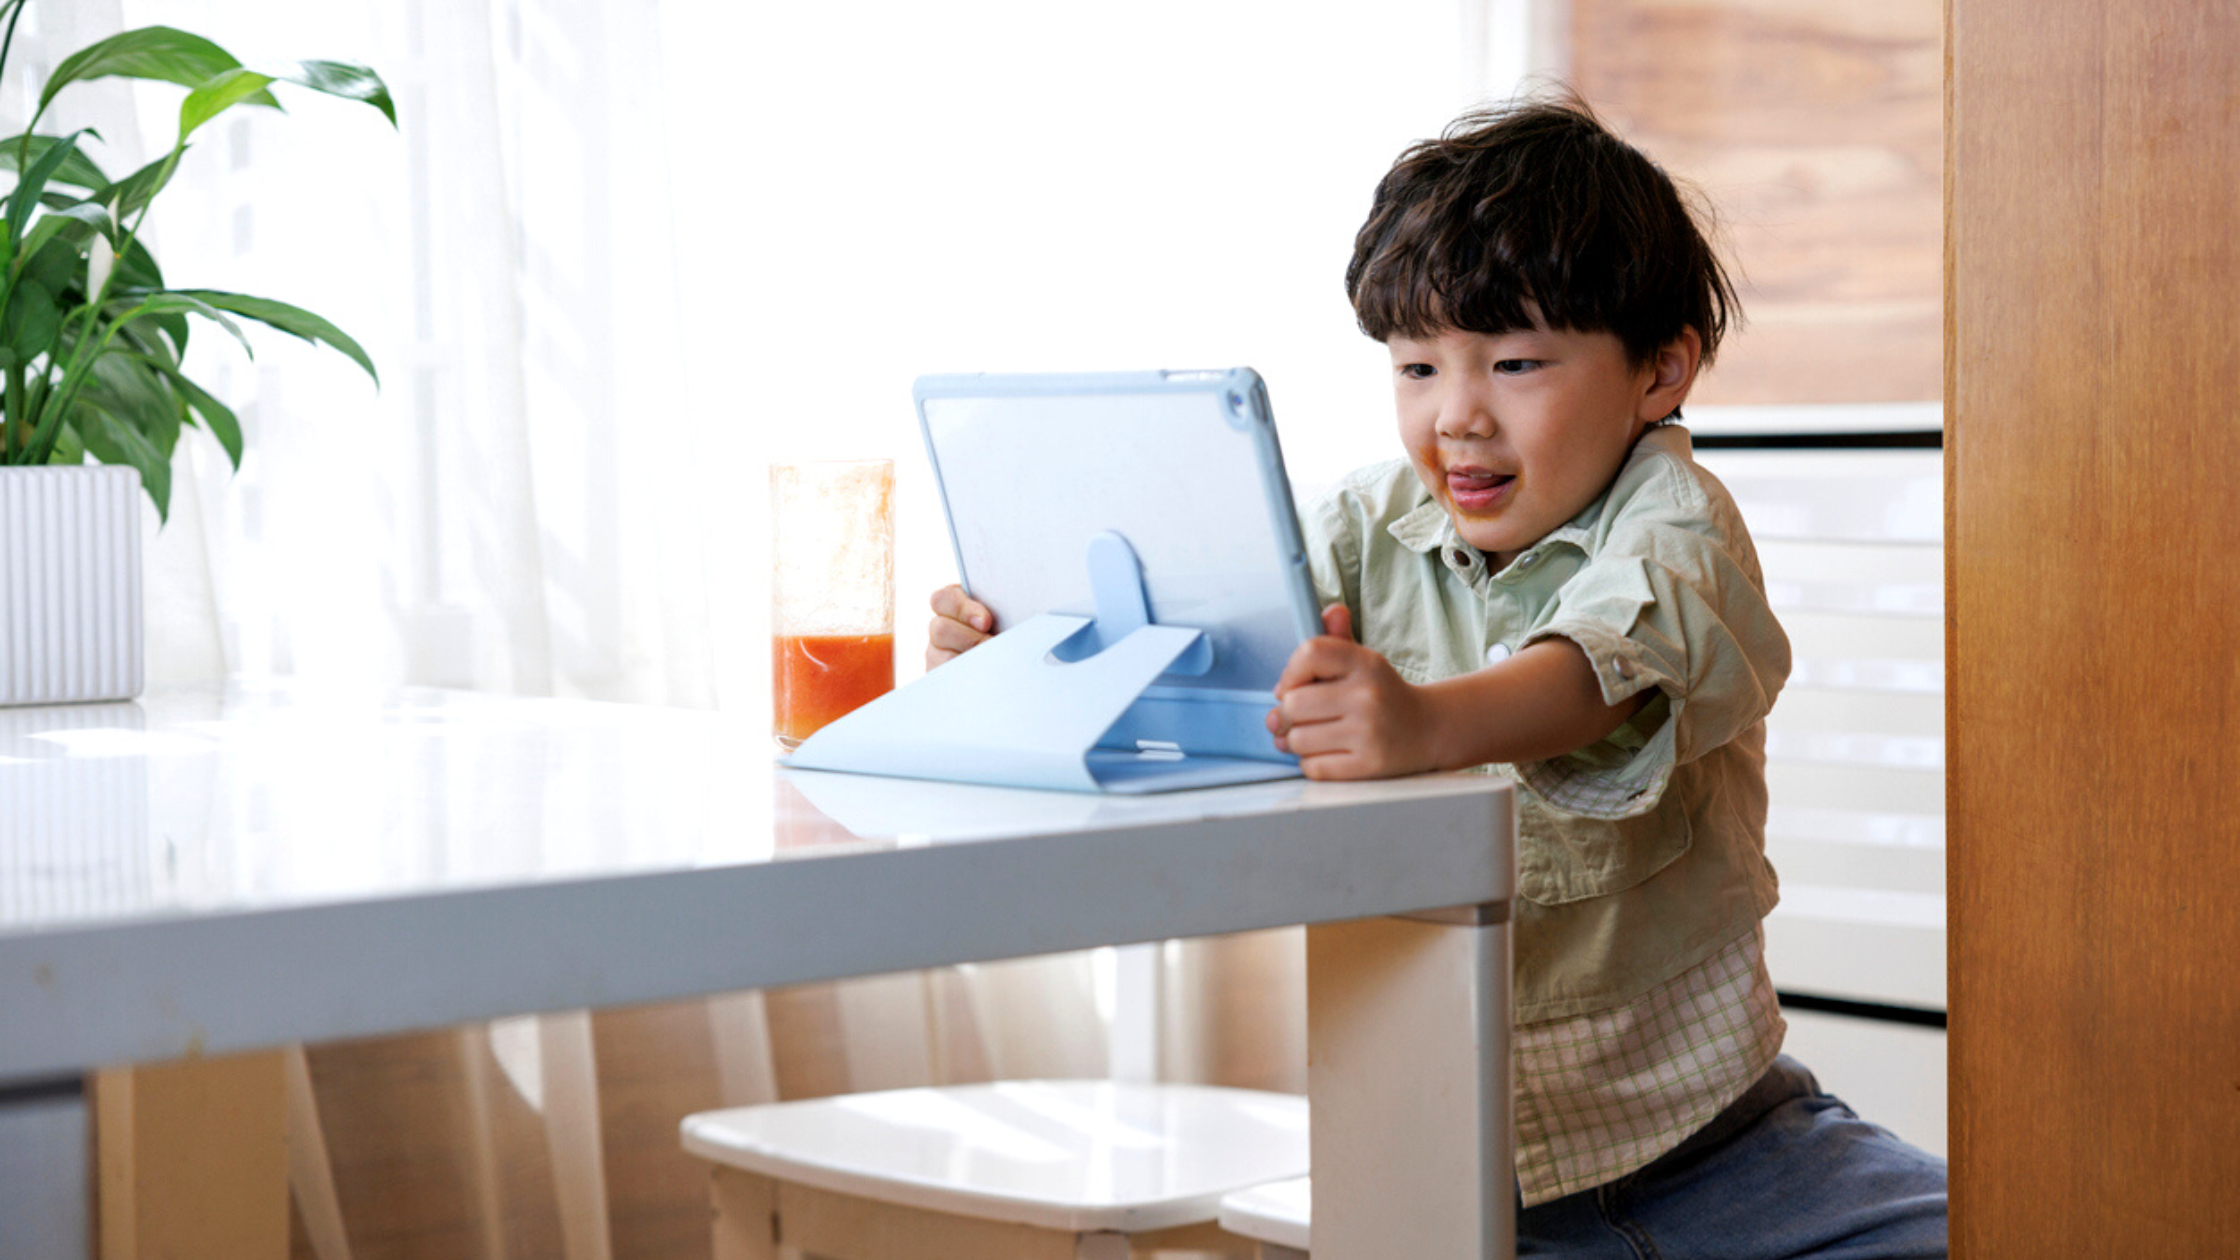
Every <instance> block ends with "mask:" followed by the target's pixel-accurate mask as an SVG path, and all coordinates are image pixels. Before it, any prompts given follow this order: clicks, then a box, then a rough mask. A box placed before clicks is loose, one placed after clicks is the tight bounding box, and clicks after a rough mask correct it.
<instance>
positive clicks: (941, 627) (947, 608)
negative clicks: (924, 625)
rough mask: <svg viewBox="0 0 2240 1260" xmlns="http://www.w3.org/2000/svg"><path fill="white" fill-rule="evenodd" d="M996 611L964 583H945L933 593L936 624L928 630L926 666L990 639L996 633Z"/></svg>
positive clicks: (950, 659) (928, 666)
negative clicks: (991, 609)
mask: <svg viewBox="0 0 2240 1260" xmlns="http://www.w3.org/2000/svg"><path fill="white" fill-rule="evenodd" d="M995 628H996V615H995V614H994V613H993V612H990V611H989V610H988V606H987V605H986V604H982V603H978V602H976V601H974V600H973V598H972V597H971V596H969V595H967V594H965V593H964V588H963V587H961V586H956V585H950V586H944V587H942V588H941V589H940V590H938V591H935V592H934V593H933V625H932V626H931V627H930V628H928V630H927V631H926V668H927V669H932V668H933V667H934V666H936V665H941V664H945V663H947V662H949V661H953V660H955V659H956V658H957V654H958V653H960V652H967V651H970V650H971V649H973V648H974V647H977V646H979V645H980V644H982V643H985V642H987V641H988V638H989V636H990V635H992V634H994V633H995Z"/></svg>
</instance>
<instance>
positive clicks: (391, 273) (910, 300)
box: [8, 0, 1523, 1260]
mask: <svg viewBox="0 0 2240 1260" xmlns="http://www.w3.org/2000/svg"><path fill="white" fill-rule="evenodd" d="M1522 12H1523V9H1522V5H1521V3H1515V2H1512V0H1491V2H1486V0H1390V2H1389V3H1383V4H1379V5H1375V6H1337V5H1297V4H1289V3H1284V2H1282V0H1229V2H1226V3H1213V4H1207V3H1203V2H1202V0H1197V2H1189V3H1186V2H1184V0H1145V2H1144V3H1140V4H1136V5H1131V6H1124V7H1123V6H1073V5H1050V4H1046V3H1039V2H1035V0H954V2H952V3H943V4H912V3H899V2H897V3H854V4H833V5H816V4H754V5H712V4H688V3H679V2H676V0H396V2H395V3H388V4H379V5H376V4H358V5H302V4H291V3H284V2H283V0H160V2H159V0H72V3H70V4H67V5H62V6H53V5H48V6H45V7H43V8H41V9H39V10H38V11H37V13H36V15H35V17H34V19H33V20H32V21H30V22H28V23H27V31H26V34H25V36H24V38H23V39H22V40H21V41H19V44H20V46H19V50H18V52H19V56H20V57H26V58H29V59H31V60H33V61H35V62H42V63H43V64H45V65H51V64H52V63H53V61H54V60H57V59H58V58H59V56H60V55H62V53H64V52H66V51H68V50H69V49H72V48H75V47H78V46H81V45H82V44H84V43H86V42H90V40H92V39H94V38H98V37H99V36H101V35H105V34H107V33H110V32H111V31H114V30H117V29H122V28H124V27H130V26H139V25H147V24H153V23H162V24H166V25H173V26H178V27H181V28H184V29H187V30H192V31H195V32H197V33H201V34H204V35H207V36H209V37H211V38H213V39H215V40H217V41H218V42H219V43H220V44H222V45H224V46H226V47H227V48H229V49H230V50H232V51H233V52H234V53H236V54H237V55H239V56H241V57H242V58H243V59H244V60H247V61H249V62H251V63H255V62H257V61H260V60H265V59H281V58H301V57H330V58H338V59H348V60H356V61H362V62H365V63H367V64H370V65H372V66H374V67H375V68H376V69H377V70H379V71H380V72H381V73H382V75H383V76H384V77H385V78H386V79H387V80H388V82H389V83H390V85H391V86H392V88H393V90H394V91H395V94H396V99H397V106H398V115H399V126H398V128H397V129H396V130H391V129H390V128H389V127H388V126H387V125H386V124H384V123H382V122H381V121H380V120H379V119H378V118H377V117H376V116H375V115H374V114H373V113H372V111H369V110H366V109H364V108H363V107H359V106H349V105H345V104H342V103H339V102H332V101H328V100H325V99H323V98H315V97H312V96H310V95H308V94H296V95H294V96H288V95H287V94H286V92H285V88H283V89H282V95H283V97H284V98H285V102H286V103H287V105H288V107H289V116H286V117H281V116H275V115H272V114H270V113H269V112H266V111H246V110H237V111H235V113H234V114H231V115H228V116H227V118H226V120H224V121H223V122H222V123H221V124H219V125H216V126H213V127H211V128H208V129H206V131H205V133H203V135H202V136H201V137H199V138H198V141H197V144H196V148H195V151H194V152H193V153H191V154H190V155H189V157H188V159H187V161H186V162H185V164H184V165H183V166H182V168H181V172H180V176H179V180H178V183H177V184H176V185H175V187H174V188H173V189H172V190H170V191H169V192H167V193H166V194H165V196H164V199H163V200H162V202H160V203H159V205H158V210H157V213H156V214H155V216H154V217H153V218H151V220H150V229H149V230H150V232H151V234H152V237H153V241H154V244H155V247H156V249H157V252H158V257H159V258H161V259H162V260H163V262H164V265H165V268H166V272H167V275H168V276H169V277H170V278H171V279H172V280H173V281H174V282H175V283H184V284H196V285H204V286H208V287H216V288H228V289H237V290H241V291H246V292H251V293H257V294H262V295H267V296H272V297H277V298H282V299H285V300H289V301H293V302H296V303H298V304H300V305H303V306H307V307H309V308H311V309H313V310H315V311H318V312H320V313H321V314H323V315H326V316H328V317H329V318H331V319H333V320H334V321H335V322H336V323H337V324H339V325H340V326H341V327H342V328H344V329H346V330H348V331H349V332H350V333H352V334H353V335H354V336H356V337H357V338H358V339H359V340H360V341H361V342H363V343H364V345H365V346H366V348H367V350H368V351H369V352H370V353H371V354H372V356H373V358H374V359H375V361H376V363H377V364H378V365H379V367H380V369H381V373H382V378H381V384H380V387H379V389H378V391H377V390H376V389H374V388H373V387H372V386H371V385H370V384H369V383H368V382H367V381H366V380H365V379H364V377H363V376H362V375H361V374H359V373H358V372H357V370H356V369H355V368H354V367H352V366H350V365H349V364H347V363H346V362H344V361H343V360H342V359H341V358H340V357H339V356H336V355H333V354H331V353H326V352H321V351H316V350H313V349H311V348H309V347H305V346H302V345H300V344H298V343H294V342H292V341H291V340H290V339H288V338H286V337H283V336H279V335H277V334H266V335H262V336H256V337H255V340H256V344H257V347H258V349H257V357H256V358H255V360H254V361H253V362H252V361H250V360H248V359H245V358H243V357H241V356H240V354H239V352H238V351H235V350H233V349H231V348H230V347H228V346H226V345H225V344H223V343H224V341H225V339H224V338H223V337H222V336H218V335H215V334H214V333H212V332H210V331H209V330H203V331H200V332H198V334H197V345H196V347H195V352H194V362H195V367H196V370H197V371H198V372H199V373H200V377H199V379H204V380H206V382H207V383H211V384H213V385H214V386H215V387H216V390H217V392H218V393H219V394H220V395H221V396H222V397H225V398H227V399H228V400H229V401H232V402H234V403H236V404H237V405H238V408H239V410H240V412H241V414H242V418H243V423H244V428H245V429H246V431H247V433H248V448H249V454H248V457H247V459H246V460H245V462H244V464H243V466H242V468H241V470H240V471H239V472H238V473H234V472H232V471H231V470H229V469H228V468H227V466H226V463H225V460H224V457H223V455H222V454H221V453H220V452H219V450H218V449H217V447H216V444H215V443H213V442H210V441H208V440H207V439H206V437H205V436H204V435H200V434H192V433H190V434H189V435H188V436H187V438H186V439H185V440H184V443H183V446H184V448H185V449H186V454H185V457H184V460H183V466H182V469H181V476H180V478H179V484H178V489H177V491H176V498H175V501H174V511H173V517H172V520H171V523H170V525H169V527H168V528H166V529H164V530H162V531H161V532H160V534H158V533H153V532H151V535H150V537H151V552H150V557H151V558H150V575H149V587H148V589H149V593H150V595H149V618H150V635H149V644H150V666H151V680H152V684H153V685H155V686H162V685H165V684H167V683H175V682H182V681H191V680H195V679H200V678H209V677H216V676H221V675H223V674H225V673H227V672H230V671H239V672H246V673H251V674H285V675H290V676H292V677H293V678H294V679H295V680H296V684H297V685H298V686H299V687H302V688H308V689H356V688H373V687H386V686H390V685H394V684H397V683H415V684H430V685H438V686H449V687H466V688H474V689H482V690H492V691H504V692H514V693H521V694H535V695H547V694H549V695H563V696H578V697H586V698H591V699H599V700H617V701H629V702H638V703H657V704H673V705H687V706H696V707H715V708H722V709H726V710H731V711H735V712H737V713H738V714H740V715H741V717H742V720H750V721H759V720H761V715H763V714H765V713H766V712H767V705H768V673H767V665H766V662H767V660H768V656H767V651H766V647H765V642H766V636H767V631H768V626H767V615H766V607H765V606H766V601H767V586H766V581H767V579H766V570H767V557H766V554H765V541H764V540H765V539H766V537H767V534H768V522H767V519H766V513H767V502H766V494H765V486H766V474H765V468H766V465H767V464H768V463H769V462H771V461H772V460H775V459H783V458H801V457H816V456H841V455H891V456H893V457H895V458H896V461H897V466H898V473H899V493H898V532H899V534H900V537H899V538H898V556H897V572H898V586H899V592H898V607H899V609H900V613H899V620H900V625H899V626H898V631H899V634H898V640H899V649H898V650H899V652H900V666H901V673H902V676H903V677H904V678H905V679H907V678H908V677H910V676H911V675H913V674H914V673H915V672H916V671H917V669H918V664H917V662H918V659H919V657H920V655H921V653H922V643H923V638H922V636H923V614H922V613H921V612H920V611H919V610H920V609H922V608H923V598H924V595H925V593H926V592H929V591H930V590H931V589H932V588H934V587H936V586H938V585H941V584H943V583H945V582H947V581H950V580H952V577H953V573H952V566H951V563H950V560H949V555H948V550H947V543H946V539H945V537H944V535H943V531H942V526H941V520H940V515H939V509H938V506H937V505H936V503H935V500H934V497H933V495H932V492H931V488H930V484H929V482H928V479H927V477H926V475H925V472H924V470H923V467H922V460H920V459H918V458H917V451H918V450H919V445H918V439H917V437H916V432H915V417H914V415H913V414H912V411H911V407H910V402H909V385H910V381H911V379H912V378H913V377H914V376H916V375H918V374H920V373H923V372H935V371H973V370H1028V369H1033V370H1059V369H1118V368H1148V367H1162V366H1168V367H1172V366H1220V365H1227V364H1233V363H1250V364H1252V365H1254V366H1255V367H1257V368H1258V369H1259V370H1260V371H1261V372H1262V373H1263V374H1264V375H1265V376H1266V377H1267V378H1268V380H1269V382H1270V389H1271V393H1272V395H1273V399H1274V402H1275V407H1276V414H1277V416H1278V420H1279V423H1280V425H1281V427H1282V432H1283V437H1284V445H1285V453H1286V457H1287V460H1288V462H1289V465H1290V468H1291V471H1292V474H1293V476H1294V479H1295V480H1296V481H1298V482H1300V483H1301V484H1302V485H1305V486H1313V485H1317V484H1321V483H1325V482H1327V481H1329V480H1331V479H1333V478H1334V477H1336V476H1337V475H1339V474H1340V473H1342V472H1343V471H1345V470H1346V469H1348V468H1350V467H1353V466H1355V465H1358V464H1361V463H1365V462H1370V461H1373V460H1378V459H1383V458H1387V457H1388V453H1389V448H1390V446H1391V441H1392V439H1391V437H1390V428H1389V424H1390V422H1389V414H1390V413H1389V406H1390V404H1389V401H1388V397H1387V393H1386V386H1385V383H1384V382H1385V371H1386V369H1385V367H1384V365H1383V355H1382V351H1381V350H1380V349H1379V348H1378V347H1376V346H1375V345H1373V344H1372V343H1369V342H1367V341H1366V340H1365V339H1363V338H1362V337H1360V336H1359V334H1358V333H1357V332H1356V331H1355V329H1354V327H1353V321H1352V317H1351V313H1350V311H1349V310H1348V309H1347V308H1346V305H1345V303H1344V300H1343V294H1342V289H1341V284H1340V279H1341V274H1342V271H1343V267H1344V263H1345V259H1346V256H1347V252H1348V250H1349V248H1350V245H1351V240H1352V233H1353V231H1354V229H1355V227H1356V226H1357V225H1358V222H1359V219H1360V217H1361V214H1362V212H1363V210H1364V209H1365V207H1366V203H1367V199H1368V194H1369V190H1370V189H1371V187H1372V186H1373V184H1374V182H1375V180H1376V178H1377V177H1378V176H1379V175H1380V174H1381V173H1382V172H1383V170H1384V168H1385V166H1386V164H1387V163H1388V162H1389V161H1390V160H1391V158H1392V156H1393V154H1395V153H1396V152H1397V151H1398V150H1399V149H1400V148H1401V147H1402V146H1403V145H1405V144H1406V143H1408V142H1409V141H1411V140H1413V139H1416V138H1419V137H1421V136H1424V135H1429V134H1432V133H1434V132H1435V131H1437V130H1438V128H1439V127H1440V126H1442V125H1443V124H1444V123H1445V122H1446V121H1447V119H1448V118H1449V117H1450V116H1451V115H1452V114H1453V113H1455V112H1456V111H1457V110H1458V109H1459V108H1460V107H1461V106H1463V105H1464V104H1466V103H1468V101H1469V100H1470V99H1472V98H1473V97H1474V96H1476V95H1477V94H1478V92H1479V89H1480V88H1481V86H1482V85H1484V84H1488V83H1493V84H1499V85H1501V86H1502V87H1504V88H1505V87H1506V85H1507V84H1508V83H1509V82H1510V81H1511V79H1513V77H1514V74H1515V72H1516V71H1517V70H1519V69H1521V68H1522V66H1523V60H1522V57H1521V55H1520V53H1519V45H1518V43H1517V39H1516V32H1517V30H1518V29H1520V28H1519V26H1518V15H1519V14H1521V13H1522ZM27 50H28V51H27ZM8 99H9V100H10V101H11V102H14V101H16V100H17V99H18V96H17V95H11V96H10V97H9V98H8ZM64 99H65V101H66V102H71V105H70V108H72V109H74V110H82V111H83V112H85V113H86V114H87V115H88V116H89V119H90V116H92V115H100V117H99V119H98V121H99V122H100V124H101V126H102V128H103V134H104V135H105V136H106V137H107V140H108V144H107V146H106V149H105V151H104V152H103V153H102V154H101V157H102V160H103V162H104V164H105V165H106V166H107V167H109V168H110V169H112V170H129V169H132V167H133V166H135V165H137V164H138V163H139V162H140V161H143V160H145V159H146V158H147V157H150V156H153V154H154V152H155V151H156V148H155V146H157V145H159V144H160V143H161V141H162V140H163V138H165V137H166V136H168V135H169V134H170V133H171V131H172V130H173V128H174V127H175V125H176V124H175V111H176V107H177V99H178V94H177V93H176V92H175V91H169V90H166V89H162V88H156V87H147V88H134V89H131V90H129V91H127V90H126V89H125V88H123V87H122V86H121V85H117V84H101V85H93V86H89V87H85V88H79V89H75V90H74V91H73V93H72V94H71V95H70V96H68V97H65V98H64ZM72 121H76V120H72ZM1092 472H1093V470H1092ZM152 528H153V525H152V519H151V530H152ZM749 769H750V770H755V771H758V770H759V768H749ZM754 777H755V776H754V774H751V773H749V774H743V775H742V781H743V784H744V785H746V786H743V787H742V790H754V789H753V788H752V787H751V781H752V780H753V779H754ZM761 790H768V789H767V788H764V789H761ZM1299 952H1300V951H1299V948H1298V938H1297V935H1296V934H1295V933H1293V934H1280V933H1279V934H1273V935H1266V936H1258V937H1251V938H1239V939H1235V940H1231V941H1225V942H1216V943H1210V944H1199V945H1190V946H1180V945H1177V946H1169V947H1167V948H1166V949H1165V950H1164V951H1163V956H1162V963H1161V966H1160V967H1159V969H1158V974H1159V975H1160V976H1161V978H1162V983H1161V985H1160V997H1159V1005H1160V1009H1161V1017H1162V1026H1161V1030H1160V1037H1159V1042H1158V1053H1157V1059H1158V1064H1159V1069H1160V1071H1161V1072H1162V1073H1163V1074H1165V1075H1167V1076H1170V1077H1176V1078H1188V1079H1209V1080H1225V1081H1231V1082H1234V1083H1239V1084H1255V1085H1265V1086H1271V1087H1277V1088H1301V1087H1303V1083H1304V1075H1303V1074H1304V1057H1303V1018H1302V1015H1301V1009H1300V1008H1301V999H1300V992H1299V990H1300V985H1299V973H1300V970H1301V967H1302V964H1301V962H1300V960H1299ZM1112 1002H1113V993H1112V982H1111V978H1110V975H1109V972H1108V973H1107V974H1105V975H1104V976H1102V977H1100V976H1099V975H1098V972H1097V968H1096V966H1094V965H1093V964H1092V962H1091V960H1090V959H1089V958H1088V957H1087V956H1073V957H1068V958H1059V959H1050V960H1031V961H1027V962H1021V963H1016V964H1004V965H1002V966H996V967H982V968H970V969H958V970H954V971H950V972H944V973H939V974H935V975H926V976H905V977H879V978H874V979H871V980H866V981H860V982H855V983H852V984H848V985H840V986H821V987H817V988H814V989H807V990H798V991H789V992H783V993H771V994H737V995H729V996H726V997H722V998H716V999H710V1000H708V1001H706V1002H699V1003H687V1004H679V1005H676V1006H668V1007H661V1008H656V1009H651V1010H644V1011H631V1012H604V1013H599V1014H596V1015H589V1016H586V1015H582V1014H562V1015H552V1016H543V1017H527V1018H524V1019H522V1020H511V1021H499V1022H498V1023H496V1024H492V1025H487V1026H480V1027H475V1028H469V1029H461V1030H453V1031H450V1032H445V1033H431V1034H423V1035H417V1036H413V1037H402V1038H392V1039H388V1040H385V1041H382V1042H378V1043H367V1044H363V1045H356V1046H333V1047H321V1048H314V1049H313V1050H312V1051H311V1052H310V1053H309V1054H308V1055H307V1056H306V1057H305V1058H304V1060H303V1061H302V1062H301V1063H300V1064H299V1067H298V1071H297V1073H296V1074H295V1079H296V1081H297V1083H298V1088H297V1090H296V1091H295V1093H296V1095H297V1100H296V1101H297V1118H298V1122H299V1138H300V1139H301V1140H300V1141H299V1143H298V1145H297V1151H298V1155H299V1158H298V1160H297V1171H296V1190H297V1202H298V1209H299V1211H298V1219H299V1222H300V1223H301V1224H302V1226H303V1229H304V1232H303V1234H302V1235H301V1236H299V1240H298V1241H299V1244H300V1247H299V1250H303V1251H305V1252H306V1253H308V1254H316V1255H319V1256H321V1257H323V1258H324V1260H338V1257H341V1256H346V1255H352V1254H356V1255H398V1256H405V1255H433V1254H445V1255H463V1254H475V1255H485V1256H499V1255H566V1256H568V1257H570V1258H571V1260H580V1258H583V1257H604V1256H609V1255H629V1256H640V1255H695V1254H699V1255H704V1254H705V1248H706V1245H707V1234H706V1228H705V1216H704V1203H703V1201H702V1200H703V1196H704V1193H705V1191H704V1186H703V1183H702V1181H701V1179H700V1178H699V1177H698V1176H697V1174H696V1173H695V1171H694V1169H693V1168H692V1167H691V1166H690V1165H689V1163H687V1162H685V1161H683V1159H682V1157H681V1155H680V1154H678V1152H677V1151H676V1149H675V1140H674V1125H673V1121H674V1117H675V1116H676V1115H678V1114H681V1113H682V1112H684V1111H687V1110H692V1109H697V1108H702V1107H709V1106H716V1105H721V1104H724V1103H731V1102H745V1101H753V1100H757V1099H762V1098H770V1097H777V1096H800V1095H804V1094H811V1093H822V1092H830V1091H832V1090H836V1089H851V1088H867V1087H875V1086H880V1085H893V1084H905V1083H911V1082H915V1081H924V1080H960V1079H973V1078H982V1077H987V1076H991V1075H1030V1074H1037V1073H1097V1072H1102V1071H1104V1070H1105V1069H1106V1066H1107V1063H1108V1058H1107V1052H1106V1048H1105V1045H1104V1042H1103V1041H1102V1032H1101V1027H1102V1025H1101V1017H1103V1016H1108V1015H1109V1012H1110V1009H1111V1005H1112ZM1085 1030H1086V1031H1085ZM314 1156H316V1157H314Z"/></svg>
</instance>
